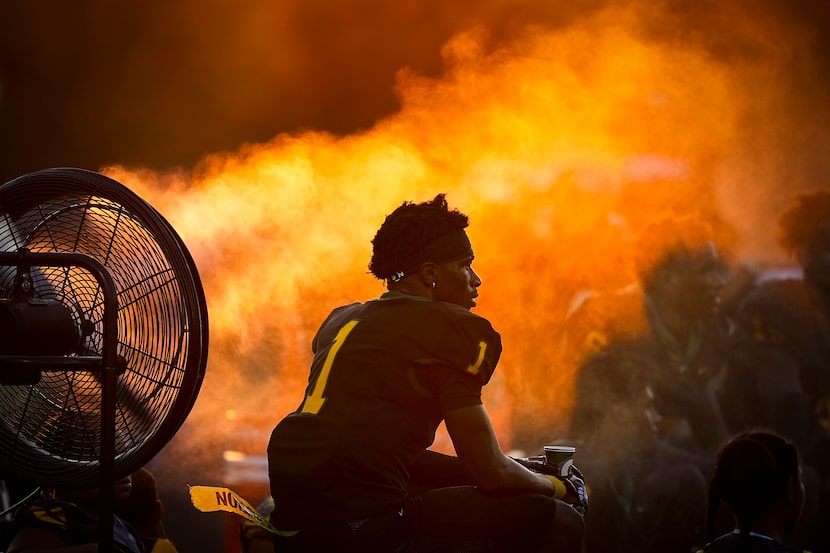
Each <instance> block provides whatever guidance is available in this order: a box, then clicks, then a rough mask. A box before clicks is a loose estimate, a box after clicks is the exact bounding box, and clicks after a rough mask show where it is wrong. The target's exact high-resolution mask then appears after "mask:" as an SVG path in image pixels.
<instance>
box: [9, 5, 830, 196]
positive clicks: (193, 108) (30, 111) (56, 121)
mask: <svg viewBox="0 0 830 553" xmlns="http://www.w3.org/2000/svg"><path fill="white" fill-rule="evenodd" d="M607 3H608V2H602V1H598V0H570V1H568V2H553V1H550V0H535V1H534V0H490V1H482V2H471V1H466V2H445V1H442V0H403V1H398V2H388V1H385V0H336V1H334V2H332V1H330V0H303V1H298V0H295V1H287V0H278V1H273V0H246V1H244V2H232V1H229V0H200V1H198V2H197V1H192V0H186V1H178V2H169V1H159V0H146V1H142V2H111V1H108V0H79V1H76V2H65V1H61V0H44V1H33V2H15V1H11V0H3V2H2V5H0V160H1V161H0V182H6V181H7V180H9V179H11V178H13V177H16V176H19V175H21V174H23V173H27V172H31V171H35V170H39V169H43V168H46V167H53V166H63V165H71V166H78V167H84V168H89V169H98V168H100V167H102V166H104V165H109V164H121V165H127V166H141V167H147V168H150V169H157V170H158V169H165V168H169V167H185V168H187V167H191V166H193V165H194V164H195V163H196V162H198V160H200V159H201V158H202V157H203V156H205V155H206V154H209V153H215V152H219V151H226V150H235V149H236V148H237V147H239V146H240V145H242V144H244V143H249V142H263V141H267V140H269V139H271V138H273V137H275V136H277V135H278V134H280V133H285V132H294V131H299V130H304V129H316V130H328V131H331V132H334V133H337V134H349V133H352V132H355V131H357V130H360V129H365V128H368V127H371V126H372V124H373V123H374V122H375V121H377V120H378V119H379V118H381V117H383V116H384V115H388V114H390V113H393V112H395V111H396V109H397V107H398V103H397V98H396V96H395V93H394V88H393V83H394V78H395V73H396V71H398V70H399V69H401V68H404V67H408V68H411V69H412V70H414V71H415V72H416V73H419V74H425V75H435V74H438V73H440V71H441V58H440V50H441V47H442V45H443V44H444V43H446V41H447V40H448V39H449V38H450V37H451V36H452V35H453V34H454V33H456V32H458V31H460V30H462V29H465V28H468V27H469V26H470V25H474V24H480V25H484V26H485V27H486V28H487V29H489V31H490V33H491V40H492V43H493V46H494V47H495V46H497V45H498V43H499V41H501V40H505V39H507V38H510V37H511V36H514V35H515V34H517V33H520V32H521V30H522V28H523V26H524V25H525V24H528V23H531V24H534V25H541V26H544V27H550V28H557V27H564V26H567V25H568V24H570V23H572V22H575V21H578V20H579V19H580V18H583V17H585V16H586V15H588V14H590V13H591V12H593V11H595V10H598V9H600V8H602V7H603V6H604V5H605V4H607ZM625 3H626V2H615V5H624V4H625ZM721 4H722V3H719V2H715V1H699V2H686V1H682V0H663V1H656V2H650V3H638V2H634V3H632V5H641V6H646V9H647V10H648V11H649V12H651V13H650V15H651V16H654V21H655V22H656V23H655V24H654V25H653V28H652V29H651V31H650V32H652V33H653V34H654V35H655V36H657V37H659V38H663V39H665V40H668V41H684V42H688V41H691V42H695V43H700V44H701V45H702V46H703V47H705V48H708V49H710V50H711V52H712V55H714V56H721V57H728V56H734V55H740V54H741V48H743V46H744V45H743V44H742V41H741V37H740V36H739V34H738V33H737V32H736V31H735V29H737V28H738V27H739V26H740V25H739V24H740V20H741V19H744V18H746V19H756V18H770V19H777V20H781V21H785V22H791V23H793V24H794V25H797V26H801V27H803V30H804V33H806V34H808V35H810V40H811V41H812V48H813V49H814V54H815V55H816V57H817V58H818V59H820V60H821V61H820V62H819V64H818V66H817V69H816V71H817V73H816V75H815V77H816V79H820V80H822V81H823V82H825V83H826V81H827V78H828V75H829V74H830V65H828V61H827V60H828V56H827V53H828V51H830V37H829V35H828V30H830V8H828V6H827V3H826V2H822V1H820V0H752V1H750V0H743V1H741V2H729V3H728V9H725V8H724V6H722V5H721ZM825 86H826V85H825Z"/></svg>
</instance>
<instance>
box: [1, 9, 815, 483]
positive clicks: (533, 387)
mask: <svg viewBox="0 0 830 553" xmlns="http://www.w3.org/2000/svg"><path fill="white" fill-rule="evenodd" d="M38 5H39V6H43V5H44V4H43V3H39V4H38ZM48 5H49V9H44V8H40V11H35V9H34V8H33V7H31V6H29V4H28V3H7V5H5V6H4V7H3V8H2V10H3V12H4V13H3V17H2V18H0V26H2V29H0V31H2V32H1V33H0V41H2V50H0V55H1V56H2V58H0V139H1V140H2V143H3V156H2V159H3V161H2V164H0V170H2V173H3V175H2V176H3V177H4V179H5V180H9V179H11V178H13V177H15V176H17V175H20V174H23V173H25V172H29V171H34V170H38V169H42V168H45V167H51V166H60V165H70V166H79V167H86V168H90V169H96V170H101V171H102V172H105V173H106V174H108V175H110V176H112V177H113V178H116V179H117V180H119V181H121V182H123V183H124V184H126V185H128V186H129V187H130V188H131V189H133V190H134V191H135V192H137V193H138V194H139V195H140V196H142V197H143V198H145V199H146V200H147V201H148V202H150V203H151V204H152V205H153V206H154V207H156V208H157V209H158V210H159V211H160V212H161V213H163V214H164V215H165V217H167V219H168V220H169V221H170V222H171V224H172V225H173V227H174V228H176V229H177V231H178V232H179V233H180V234H181V236H182V238H183V239H184V241H185V243H186V244H187V245H188V247H189V248H190V249H191V253H193V256H194V258H195V260H196V263H197V265H198V266H199V269H200V273H201V276H202V279H203V281H204V284H205V290H206V295H207V301H208V306H209V309H210V323H211V349H210V358H209V362H208V372H207V376H206V378H205V382H204V386H203V389H202V393H201V394H200V396H199V399H198V400H197V402H196V405H195V407H194V409H193V412H192V414H191V417H190V418H189V419H188V421H187V423H186V424H185V426H184V427H183V429H182V431H181V432H180V435H178V436H177V437H176V440H175V442H176V443H174V444H173V446H174V447H173V450H174V451H175V452H182V453H184V454H186V455H187V463H188V464H189V466H195V465H200V466H201V467H202V469H203V471H205V472H203V474H205V475H206V477H207V478H214V477H215V478H216V479H219V478H221V474H220V473H219V472H218V471H219V465H220V461H221V460H220V459H218V458H217V453H216V452H217V450H221V449H222V448H223V447H226V446H228V443H225V442H222V440H225V439H226V437H227V436H232V435H233V430H232V429H233V424H234V423H233V421H229V419H228V417H229V416H230V413H229V412H230V411H233V413H235V415H236V416H242V417H243V418H245V417H247V418H249V419H256V421H257V423H256V424H260V425H261V427H262V428H264V432H265V434H264V438H263V439H264V440H265V441H267V432H268V431H269V430H270V425H272V424H273V423H275V422H276V421H277V420H278V419H279V418H280V417H281V416H282V415H283V414H285V413H286V412H288V411H290V410H292V409H293V408H295V407H296V406H297V405H298V404H299V401H300V399H301V394H302V389H303V385H304V382H305V379H306V376H307V366H308V362H309V359H310V351H309V343H310V339H311V337H312V335H313V333H314V331H315V330H316V328H317V325H318V324H319V322H320V321H321V320H322V318H323V317H324V316H325V315H326V314H327V313H328V311H329V310H330V309H331V308H332V307H335V306H336V305H339V304H341V303H345V302H350V301H356V300H363V299H368V298H371V297H374V296H377V295H378V294H379V293H381V292H382V290H383V288H382V285H381V283H379V282H378V281H376V280H374V279H373V278H372V277H371V276H369V275H368V274H367V263H368V260H369V257H370V253H371V244H370V242H369V241H370V239H371V237H372V236H373V234H374V231H375V230H376V229H377V227H378V226H379V225H380V223H381V222H382V221H383V217H384V216H385V214H386V213H388V212H390V211H391V210H392V209H394V208H395V207H396V206H397V205H399V204H400V203H401V202H402V201H404V200H416V201H421V200H425V199H429V198H431V197H432V196H434V195H435V194H436V193H438V192H446V193H447V194H448V200H449V202H450V203H451V205H453V206H454V207H458V208H459V209H461V210H462V211H464V212H466V213H467V214H468V215H470V217H471V221H472V222H471V228H470V236H471V238H472V240H473V246H474V248H475V251H476V261H475V266H476V269H477V271H478V272H479V273H480V274H481V276H482V278H483V281H484V284H483V286H482V289H481V298H480V301H479V307H478V308H477V312H479V313H480V314H482V315H484V316H486V317H488V318H489V319H491V320H492V321H493V323H494V325H495V326H496V328H497V329H499V330H500V332H501V333H502V336H503V339H504V343H505V353H504V356H503V360H502V363H501V365H500V367H499V370H498V372H497V376H496V378H495V379H494V382H493V383H492V385H491V386H488V388H489V390H488V391H487V394H488V397H487V398H486V399H485V401H486V402H487V404H488V410H489V411H490V412H491V415H492V416H493V417H494V421H495V424H496V426H497V429H498V431H499V433H500V435H501V436H502V440H503V444H502V445H503V446H504V447H505V448H510V447H521V448H533V447H537V448H540V447H541V445H542V444H543V443H550V440H552V439H554V438H556V437H557V435H558V434H559V433H561V432H563V431H564V429H565V428H566V427H567V423H568V416H569V410H570V407H571V404H572V396H571V394H570V392H571V391H572V390H571V389H572V386H573V379H574V376H575V374H576V371H577V367H576V366H575V365H574V364H573V360H572V359H570V358H569V357H568V356H567V355H566V354H564V353H563V351H562V346H561V339H560V336H561V335H562V332H563V330H564V321H565V319H566V317H567V314H568V312H569V310H570V309H571V308H572V306H573V305H574V303H576V302H578V300H579V298H581V297H584V295H585V294H586V293H590V292H591V291H611V290H618V289H621V288H624V287H626V286H628V285H630V284H632V282H634V276H633V267H634V263H635V257H636V256H635V252H634V251H633V248H634V244H635V242H634V240H633V237H634V236H635V235H636V234H637V232H638V230H639V229H641V228H643V226H644V225H646V224H647V223H648V221H649V220H650V219H651V218H653V217H654V216H657V215H662V214H665V213H667V212H672V213H676V214H678V215H683V214H690V213H693V214H695V215H697V216H700V217H701V218H703V219H704V220H706V221H707V222H708V223H710V224H711V225H712V227H713V228H714V229H715V230H716V232H717V235H718V238H719V241H720V243H721V245H722V247H723V249H724V251H725V252H727V253H728V254H729V255H731V260H733V261H740V260H753V261H757V262H759V263H761V264H762V265H780V264H786V263H788V262H789V260H787V259H786V258H785V257H784V256H783V254H782V253H781V252H780V250H779V249H778V247H777V245H776V244H775V240H774V231H775V218H776V216H777V214H778V213H779V212H780V211H781V210H782V209H783V208H784V207H785V206H786V205H787V203H788V202H789V201H790V200H791V198H792V197H793V195H794V194H795V193H797V192H798V191H801V190H806V189H809V188H811V187H815V186H824V185H826V183H825V179H826V178H827V175H828V169H829V168H828V163H830V161H828V159H827V156H826V151H827V148H828V145H830V136H828V132H830V130H828V129H827V127H826V125H825V124H824V122H825V121H827V120H830V119H829V118H828V115H830V114H828V113H827V112H828V106H830V103H829V102H828V92H829V91H828V83H829V82H830V80H829V78H830V64H828V59H830V57H828V51H830V41H828V33H827V31H828V29H830V14H828V8H827V7H824V5H818V3H812V2H808V1H807V0H804V1H801V2H798V1H796V2H793V1H788V2H784V1H783V0H782V1H775V0H766V1H752V2H751V1H749V0H747V1H743V2H732V3H728V5H725V4H724V3H721V2H715V1H706V2H702V3H701V2H697V3H694V4H689V3H687V2H679V1H670V0H667V1H662V2H658V1H654V2H640V1H632V2H599V1H587V0H584V1H582V2H569V3H567V6H557V5H555V4H553V3H551V2H547V1H544V2H543V1H530V0H528V1H524V2H515V1H507V0H504V1H502V0H498V1H490V2H483V3H475V4H473V3H469V4H468V3H459V2H451V3H448V2H438V1H426V2H425V1H415V0H407V1H404V2H395V3H389V2H382V1H379V0H362V1H358V0H349V1H345V2H335V3H332V2H325V1H322V0H311V1H307V2H302V3H297V2H271V1H265V0H258V1H254V2H246V3H245V5H244V8H240V7H239V5H237V4H233V3H228V2H222V1H219V0H209V1H202V2H178V3H172V4H171V3H169V2H158V1H154V2H144V3H138V4H136V5H126V4H125V5H118V6H117V7H116V6H115V5H111V4H109V3H106V2H103V1H88V2H82V3H64V2H53V3H48ZM473 6H475V7H474V8H473ZM226 413H228V415H227V416H226ZM531 417H536V418H537V419H538V420H534V421H532V424H525V423H526V422H527V421H526V420H524V419H528V418H531ZM235 420H238V419H235ZM519 426H524V427H526V428H532V429H533V432H531V433H530V434H528V432H526V431H525V432H520V431H519V430H518V428H517V427H519ZM220 442H222V443H220ZM231 445H232V444H231ZM262 447H263V448H264V447H265V443H264V442H263V443H262ZM210 471H215V472H210ZM194 483H205V484H213V483H216V482H194Z"/></svg>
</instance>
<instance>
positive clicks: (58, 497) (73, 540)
mask: <svg viewBox="0 0 830 553" xmlns="http://www.w3.org/2000/svg"><path fill="white" fill-rule="evenodd" d="M131 487H132V479H131V477H130V476H127V477H125V478H122V479H120V480H118V481H117V482H116V483H115V485H114V487H113V490H114V494H115V496H114V498H113V501H114V504H115V505H118V504H120V503H122V502H124V501H126V500H127V498H128V497H129V494H130V490H131ZM99 508H100V494H99V489H98V488H91V489H61V490H56V491H55V492H54V494H53V495H49V496H47V497H44V498H43V499H38V500H35V501H32V502H30V503H27V504H26V505H24V506H23V507H21V508H20V509H19V510H18V511H17V513H16V514H15V520H14V525H13V526H14V531H13V534H14V535H13V537H12V540H11V543H10V544H9V547H8V549H7V553H24V552H27V551H65V552H66V553H85V552H90V553H94V552H97V551H98V540H99V538H100V525H99V522H98V517H99ZM113 519H114V520H113V531H112V536H113V544H112V545H113V551H114V552H116V553H144V547H143V546H142V543H141V539H140V537H139V536H138V534H137V533H136V531H135V530H134V529H133V527H132V526H130V525H129V524H127V523H126V522H124V521H123V520H122V519H121V518H120V517H119V516H117V515H115V516H114V517H113Z"/></svg>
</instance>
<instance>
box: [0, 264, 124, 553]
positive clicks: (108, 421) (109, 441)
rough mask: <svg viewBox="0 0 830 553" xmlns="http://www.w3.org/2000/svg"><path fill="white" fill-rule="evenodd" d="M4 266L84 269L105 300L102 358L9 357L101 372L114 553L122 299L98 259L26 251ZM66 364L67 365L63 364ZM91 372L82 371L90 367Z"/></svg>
mask: <svg viewBox="0 0 830 553" xmlns="http://www.w3.org/2000/svg"><path fill="white" fill-rule="evenodd" d="M0 265H7V266H14V265H16V266H17V267H18V271H20V270H21V267H32V266H38V267H73V266H74V267H81V268H83V269H86V270H87V271H89V272H90V273H91V274H92V275H93V276H94V277H95V279H96V280H97V281H98V284H99V285H100V286H101V291H102V293H103V296H104V316H103V329H102V337H103V344H102V348H101V357H100V358H93V359H92V360H90V361H89V362H88V363H80V364H79V363H72V364H70V363H69V361H72V358H66V357H58V358H55V357H47V356H29V358H21V357H20V356H17V357H16V358H12V357H6V358H5V359H4V360H5V361H6V362H7V363H9V362H10V363H12V364H13V363H15V362H18V363H20V364H21V365H23V366H26V365H30V364H31V363H32V362H33V361H34V362H39V363H43V364H44V370H48V368H49V365H50V364H51V365H53V366H60V365H64V366H68V367H69V370H90V371H101V373H102V374H101V388H102V389H101V443H100V450H99V468H100V485H99V496H100V507H99V509H100V510H99V513H98V517H99V519H98V522H99V550H100V551H112V545H113V535H112V534H113V525H114V523H115V513H114V508H115V502H114V497H113V494H114V491H115V409H116V397H115V396H116V370H117V364H116V358H117V346H118V296H117V292H116V288H115V283H114V281H113V280H112V277H111V276H110V274H109V272H107V269H106V267H105V266H104V265H103V264H102V263H101V262H100V261H98V260H97V259H95V258H93V257H90V256H88V255H84V254H80V253H53V252H39V253H33V252H30V251H29V250H27V249H25V248H23V249H21V250H19V251H17V252H0ZM61 361H64V363H61ZM86 366H88V367H89V368H81V367H86Z"/></svg>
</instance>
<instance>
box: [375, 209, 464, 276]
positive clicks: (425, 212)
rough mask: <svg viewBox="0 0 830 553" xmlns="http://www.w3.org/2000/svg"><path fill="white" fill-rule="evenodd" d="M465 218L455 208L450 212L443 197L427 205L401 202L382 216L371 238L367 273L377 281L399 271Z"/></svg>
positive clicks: (451, 231)
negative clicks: (370, 257)
mask: <svg viewBox="0 0 830 553" xmlns="http://www.w3.org/2000/svg"><path fill="white" fill-rule="evenodd" d="M468 224H469V218H468V217H467V216H466V215H464V214H463V213H461V212H459V211H458V210H457V209H453V210H450V209H449V207H448V206H447V199H446V195H445V194H438V195H437V196H435V198H434V199H432V200H431V201H428V202H422V203H418V204H416V203H414V202H404V203H403V204H402V205H400V206H399V207H398V208H397V209H395V210H394V211H393V212H392V213H390V214H389V215H387V216H386V220H384V222H383V224H382V225H381V226H380V229H378V231H377V234H375V237H374V238H373V239H372V260H371V262H370V263H369V272H371V273H372V274H373V275H375V276H376V277H377V278H379V279H381V280H385V279H387V278H389V277H390V276H392V275H393V274H394V273H395V272H396V271H400V270H402V269H403V265H404V264H405V263H406V261H407V260H409V259H412V258H413V257H414V256H415V255H416V254H417V253H418V252H420V251H423V250H424V248H426V247H427V246H428V245H430V244H431V243H433V242H435V240H437V239H439V238H442V237H444V236H446V235H448V234H451V233H453V232H456V231H459V230H462V229H464V228H466V227H467V225H468Z"/></svg>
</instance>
